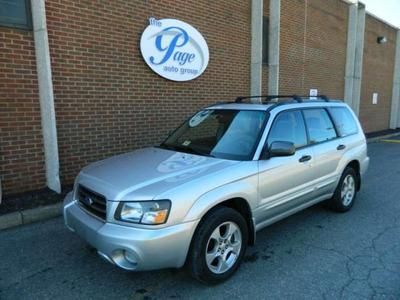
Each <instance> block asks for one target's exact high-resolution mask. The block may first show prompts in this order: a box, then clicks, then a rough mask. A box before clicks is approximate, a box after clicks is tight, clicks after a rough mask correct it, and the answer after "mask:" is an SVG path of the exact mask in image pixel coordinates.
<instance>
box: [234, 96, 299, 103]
mask: <svg viewBox="0 0 400 300" xmlns="http://www.w3.org/2000/svg"><path fill="white" fill-rule="evenodd" d="M252 98H265V101H264V103H268V102H271V100H273V99H282V98H291V99H293V100H295V101H297V102H299V103H300V102H303V100H302V99H301V97H300V96H297V95H260V96H240V97H237V98H236V100H235V102H236V103H242V100H244V99H252Z"/></svg>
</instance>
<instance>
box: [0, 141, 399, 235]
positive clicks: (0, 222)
mask: <svg viewBox="0 0 400 300" xmlns="http://www.w3.org/2000/svg"><path fill="white" fill-rule="evenodd" d="M399 135H400V133H392V134H387V135H382V136H377V137H374V138H370V139H367V142H368V143H375V142H377V141H379V140H381V139H387V138H391V137H395V136H399ZM61 214H62V203H57V204H53V205H47V206H41V207H37V208H33V209H27V210H23V211H17V212H12V213H9V214H5V215H2V216H0V230H3V229H7V228H12V227H16V226H20V225H26V224H30V223H35V222H39V221H45V220H47V219H51V218H55V217H58V216H61Z"/></svg>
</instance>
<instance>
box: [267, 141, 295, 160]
mask: <svg viewBox="0 0 400 300" xmlns="http://www.w3.org/2000/svg"><path fill="white" fill-rule="evenodd" d="M295 153H296V147H295V146H294V144H293V143H291V142H280V141H276V142H272V144H271V146H270V147H269V149H268V154H269V155H268V156H269V157H274V156H291V155H293V154H295Z"/></svg>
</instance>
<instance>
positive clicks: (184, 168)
mask: <svg viewBox="0 0 400 300" xmlns="http://www.w3.org/2000/svg"><path fill="white" fill-rule="evenodd" d="M238 163H240V162H238V161H231V160H224V159H218V158H212V157H206V156H199V155H192V154H187V153H182V152H175V151H171V150H165V149H161V148H155V147H151V148H144V149H139V150H136V151H133V152H129V153H125V154H122V155H118V156H114V157H111V158H108V159H105V160H102V161H99V162H96V163H93V164H91V165H89V166H87V167H85V168H84V169H82V171H81V173H80V175H79V177H78V183H79V184H82V185H84V186H86V187H87V188H89V189H92V190H93V191H95V192H98V193H101V194H103V195H104V196H106V198H107V199H109V200H118V201H129V200H152V199H154V198H155V197H156V196H157V195H159V194H162V193H164V192H166V191H168V190H170V189H173V188H176V187H178V186H180V185H183V184H185V183H188V182H189V181H191V180H194V179H198V178H199V177H203V176H206V175H209V174H211V173H214V172H218V171H221V170H222V169H224V168H227V167H230V166H232V165H236V164H238Z"/></svg>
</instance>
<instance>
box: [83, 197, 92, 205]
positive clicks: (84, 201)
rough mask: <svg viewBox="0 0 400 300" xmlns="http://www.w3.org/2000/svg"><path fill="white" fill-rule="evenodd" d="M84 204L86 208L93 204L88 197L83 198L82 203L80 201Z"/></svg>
mask: <svg viewBox="0 0 400 300" xmlns="http://www.w3.org/2000/svg"><path fill="white" fill-rule="evenodd" d="M82 202H83V203H84V204H86V205H88V206H90V205H92V204H93V200H92V198H90V197H89V196H86V197H85V198H83V201H82Z"/></svg>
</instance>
